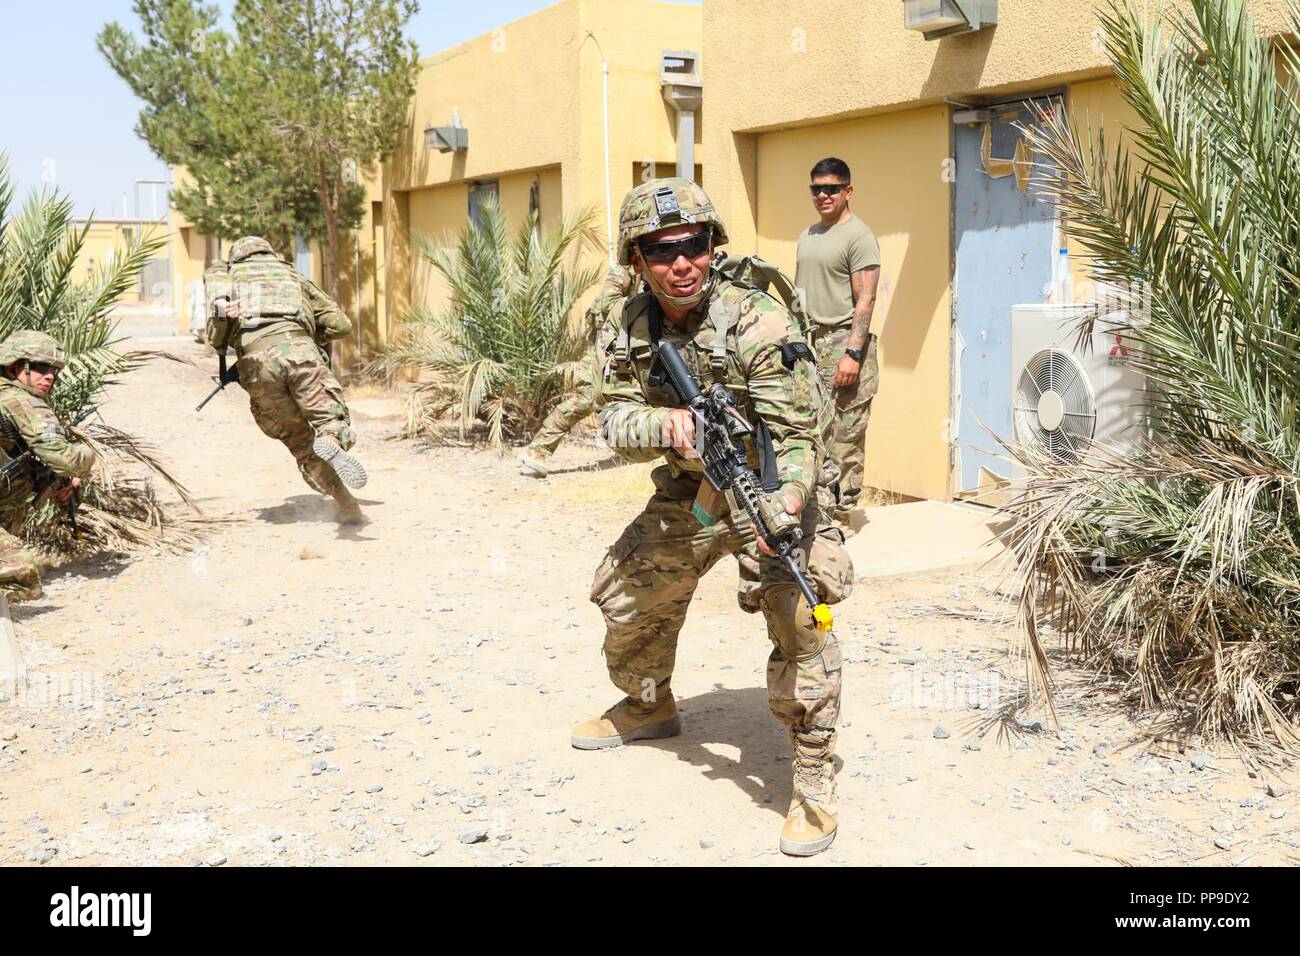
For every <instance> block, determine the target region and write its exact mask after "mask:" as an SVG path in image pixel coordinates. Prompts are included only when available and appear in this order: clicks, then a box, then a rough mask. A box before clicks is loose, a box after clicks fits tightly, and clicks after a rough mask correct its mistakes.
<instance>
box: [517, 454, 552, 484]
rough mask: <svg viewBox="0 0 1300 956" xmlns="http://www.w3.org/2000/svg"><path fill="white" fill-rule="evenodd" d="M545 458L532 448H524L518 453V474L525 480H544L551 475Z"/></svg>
mask: <svg viewBox="0 0 1300 956" xmlns="http://www.w3.org/2000/svg"><path fill="white" fill-rule="evenodd" d="M547 457H549V456H547V455H543V454H542V453H541V452H539V451H537V450H535V449H533V448H525V449H524V450H523V451H521V452H520V453H519V474H521V475H523V476H524V477H525V478H545V477H546V476H547V475H549V474H550V473H551V469H550V467H549V466H548V465H547V464H546V459H547Z"/></svg>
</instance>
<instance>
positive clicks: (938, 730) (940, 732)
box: [934, 724, 952, 740]
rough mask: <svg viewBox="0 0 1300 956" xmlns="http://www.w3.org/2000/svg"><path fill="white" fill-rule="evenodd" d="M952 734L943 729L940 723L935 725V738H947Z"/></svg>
mask: <svg viewBox="0 0 1300 956" xmlns="http://www.w3.org/2000/svg"><path fill="white" fill-rule="evenodd" d="M951 736H952V734H950V733H949V732H948V731H946V730H944V729H943V728H942V727H940V726H939V725H938V724H935V725H934V739H935V740H947V739H948V738H949V737H951Z"/></svg>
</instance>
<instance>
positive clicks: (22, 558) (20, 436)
mask: <svg viewBox="0 0 1300 956" xmlns="http://www.w3.org/2000/svg"><path fill="white" fill-rule="evenodd" d="M63 365H64V354H63V348H62V347H61V346H60V345H59V343H58V342H57V341H56V340H55V339H54V338H53V337H52V336H49V335H46V334H45V333H44V332H36V331H32V330H27V329H23V330H19V331H17V332H15V333H13V334H12V335H10V336H9V338H7V339H5V340H4V342H3V343H0V373H2V376H0V419H3V421H0V464H6V463H8V462H11V461H14V460H15V459H17V458H19V457H20V456H21V455H22V454H23V452H25V451H30V452H31V457H29V458H28V459H27V460H26V461H25V463H24V464H23V465H20V466H19V467H18V469H17V470H16V471H14V472H12V473H11V474H10V475H9V476H8V478H7V480H4V481H0V590H3V591H4V592H5V594H6V595H7V596H8V597H9V598H10V600H30V599H32V598H38V597H40V596H41V577H40V572H39V565H38V564H37V562H36V558H35V557H34V556H33V555H32V553H31V552H30V551H28V550H27V549H26V548H25V547H24V546H23V543H22V541H21V540H20V539H19V538H18V532H19V531H20V530H21V529H22V526H23V522H24V521H25V520H26V519H27V515H28V514H29V513H30V511H31V509H32V506H33V505H34V504H35V503H36V502H37V500H39V499H40V498H41V497H43V496H46V495H48V496H49V497H50V498H51V499H52V500H53V501H54V502H55V504H57V505H59V506H60V507H63V506H66V505H67V504H68V502H69V501H71V500H72V496H73V495H74V494H76V492H77V489H79V488H80V487H81V486H82V482H84V481H87V480H89V478H90V472H91V469H92V468H93V466H94V463H95V453H94V452H93V451H91V450H90V447H89V446H88V445H86V444H85V443H84V442H82V441H78V440H77V439H75V438H73V437H72V436H71V435H69V433H68V432H67V430H66V429H65V428H64V427H63V425H62V423H61V422H60V421H59V419H58V417H57V416H56V415H55V414H54V410H53V409H52V408H50V406H49V402H48V401H46V399H47V398H48V396H49V394H50V389H52V388H53V387H54V383H55V381H56V380H57V379H58V376H59V372H60V371H62V369H63ZM51 475H53V476H54V478H55V480H54V481H50V480H49V477H50V476H51Z"/></svg>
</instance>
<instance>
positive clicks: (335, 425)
mask: <svg viewBox="0 0 1300 956" xmlns="http://www.w3.org/2000/svg"><path fill="white" fill-rule="evenodd" d="M239 384H240V385H242V386H243V388H244V391H246V392H247V393H248V398H249V404H250V406H251V408H252V411H253V420H254V421H256V422H257V426H258V427H259V428H260V429H262V431H263V432H264V433H265V434H266V435H268V436H270V437H271V438H274V439H275V440H276V441H280V442H284V445H285V447H286V448H288V449H289V453H290V454H292V455H293V458H294V461H296V462H297V463H298V470H299V471H300V472H301V473H302V477H303V480H304V481H306V482H307V484H308V485H310V486H311V487H312V488H314V489H315V490H316V491H319V492H321V493H322V494H326V495H335V494H338V493H346V487H345V486H344V484H343V482H342V481H340V480H339V476H338V475H337V474H335V472H334V469H333V468H331V467H330V466H329V465H328V464H327V463H326V462H324V461H323V460H322V459H321V458H319V457H318V456H317V455H316V454H315V452H313V451H312V449H311V445H312V442H313V441H315V439H316V436H317V435H328V436H329V437H331V438H333V439H334V440H335V441H337V442H338V443H339V445H340V446H341V447H342V448H344V449H348V448H351V447H352V446H353V444H355V442H356V434H355V433H354V432H353V430H352V421H351V419H350V418H349V416H348V406H347V403H346V402H345V401H344V398H343V387H342V386H341V385H339V383H338V380H337V379H335V378H334V375H333V374H332V373H331V372H330V368H329V365H328V364H327V363H326V362H325V359H324V357H323V356H322V354H321V351H320V349H318V348H317V347H316V343H314V342H313V341H312V340H311V339H309V338H306V337H305V336H304V337H302V338H293V339H289V340H283V339H281V340H280V341H277V342H276V343H274V344H272V345H268V346H265V347H263V348H260V349H255V350H254V351H250V352H247V353H246V354H245V355H244V356H243V357H242V358H240V360H239Z"/></svg>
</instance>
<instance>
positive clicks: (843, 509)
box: [795, 157, 880, 530]
mask: <svg viewBox="0 0 1300 956" xmlns="http://www.w3.org/2000/svg"><path fill="white" fill-rule="evenodd" d="M851 182H852V180H851V178H850V176H849V167H848V164H847V163H845V162H844V161H843V160H841V159H835V158H833V157H832V158H829V159H823V160H822V161H821V162H819V163H818V164H817V165H816V166H814V167H813V168H812V186H811V190H812V200H813V207H814V208H815V209H816V210H817V213H818V215H819V216H820V217H821V221H820V222H817V223H814V224H813V225H811V226H809V227H808V228H807V230H805V231H804V234H803V235H801V236H800V237H799V246H798V250H797V252H796V259H797V272H796V274H795V285H796V286H797V287H798V289H799V294H800V295H801V296H802V297H803V303H804V308H805V310H806V311H807V313H808V316H809V318H811V319H812V330H811V333H810V335H809V339H810V340H811V342H812V346H813V349H814V351H816V353H817V367H818V370H819V371H820V373H821V378H822V384H823V386H824V387H825V388H826V389H827V390H829V391H830V392H831V393H832V394H833V395H834V396H835V423H834V425H833V430H832V433H831V436H830V441H829V442H828V444H827V451H828V453H829V454H830V457H831V459H832V460H833V461H834V462H835V464H836V465H837V466H838V467H839V470H840V489H839V491H840V493H839V503H838V506H837V512H836V515H835V519H836V520H837V521H839V522H840V523H841V524H842V525H844V526H846V530H847V526H848V519H849V512H850V511H852V510H853V509H854V508H856V507H857V505H858V499H859V498H860V497H861V495H862V473H863V467H864V459H865V456H866V449H865V442H866V435H867V422H868V421H869V420H870V418H871V400H872V398H874V397H875V394H876V389H877V387H878V386H879V384H880V369H879V366H878V364H877V362H876V337H875V336H874V335H872V334H871V313H872V310H873V309H874V308H875V306H876V284H877V283H878V282H879V280H880V245H879V243H877V242H876V237H875V235H873V234H872V232H871V230H870V229H868V228H867V225H866V223H864V222H863V221H862V220H861V219H859V218H858V217H857V216H855V215H854V214H853V213H851V212H849V199H850V197H852V195H853V186H852V185H851Z"/></svg>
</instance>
